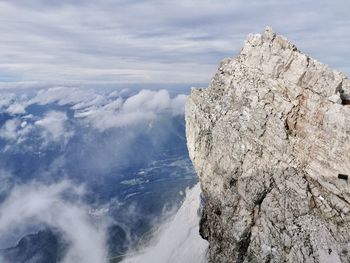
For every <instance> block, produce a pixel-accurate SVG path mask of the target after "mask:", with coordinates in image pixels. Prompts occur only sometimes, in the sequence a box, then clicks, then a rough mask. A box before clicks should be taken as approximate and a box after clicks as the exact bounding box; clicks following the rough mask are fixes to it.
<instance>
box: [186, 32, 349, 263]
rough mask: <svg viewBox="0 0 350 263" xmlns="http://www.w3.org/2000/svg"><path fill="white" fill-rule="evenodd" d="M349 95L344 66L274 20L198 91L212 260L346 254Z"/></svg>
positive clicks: (194, 101)
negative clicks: (297, 41) (327, 60)
mask: <svg viewBox="0 0 350 263" xmlns="http://www.w3.org/2000/svg"><path fill="white" fill-rule="evenodd" d="M349 104H350V81H349V80H348V79H347V77H346V76H345V75H344V74H343V73H341V72H338V71H334V70H331V69H330V68H329V67H328V66H326V65H324V64H322V63H320V62H318V61H317V60H315V59H312V58H310V57H309V56H307V55H305V54H303V53H301V52H300V51H299V50H298V49H297V47H296V46H295V45H293V44H292V43H290V42H289V41H288V40H287V39H286V38H284V37H283V36H279V35H277V34H275V33H274V32H273V31H272V30H271V28H267V29H266V30H265V32H264V33H263V34H255V35H250V36H249V37H248V38H247V40H246V41H245V45H244V47H243V49H242V50H241V52H240V54H239V55H238V56H237V57H236V58H226V59H224V60H223V61H222V62H221V63H220V65H219V69H218V72H217V73H216V74H215V76H214V78H213V79H212V81H211V83H210V85H209V87H208V88H207V89H193V90H192V92H191V95H190V96H189V98H188V100H187V104H186V129H187V130H186V133H187V141H188V149H189V153H190V157H191V159H192V162H193V164H194V167H195V169H196V172H197V174H198V177H199V179H200V182H201V186H202V191H203V194H204V197H205V200H206V203H205V206H204V211H203V215H202V220H201V230H200V232H201V235H202V237H203V238H205V239H207V240H208V241H209V244H210V245H209V255H208V257H209V262H310V263H311V262H324V263H326V262H350V224H349V223H350V188H349V182H348V176H350V142H349V141H350V140H349V139H350V105H349ZM349 179H350V178H349Z"/></svg>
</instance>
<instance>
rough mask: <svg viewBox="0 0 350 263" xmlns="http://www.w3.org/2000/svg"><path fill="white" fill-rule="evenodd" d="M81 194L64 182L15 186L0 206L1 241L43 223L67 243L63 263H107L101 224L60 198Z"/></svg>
mask: <svg viewBox="0 0 350 263" xmlns="http://www.w3.org/2000/svg"><path fill="white" fill-rule="evenodd" d="M82 191H83V189H82V188H80V187H76V186H74V185H72V184H71V183H69V182H67V181H63V182H61V183H58V184H53V185H41V184H30V185H23V186H17V187H15V188H14V189H13V190H12V191H11V193H10V195H9V196H8V198H7V199H6V200H5V201H4V202H3V203H2V204H1V205H0V211H1V213H0V232H1V236H0V239H3V238H6V235H9V234H11V233H13V231H15V230H18V229H20V228H21V227H23V226H28V225H29V226H30V225H35V224H46V225H49V226H50V227H53V228H56V229H58V230H59V231H60V232H61V233H62V234H63V237H64V239H65V240H66V241H67V242H68V243H69V244H70V246H69V248H68V252H67V255H66V256H65V258H64V261H63V262H64V263H74V262H85V263H96V262H98V263H103V262H107V251H106V250H107V249H106V247H107V245H106V233H105V230H106V225H105V224H104V223H103V222H104V221H102V222H99V223H100V224H97V223H96V222H94V221H93V220H92V218H91V217H90V216H89V215H88V211H89V208H88V207H86V206H85V205H83V204H82V203H79V202H78V201H74V202H73V201H66V200H64V199H63V198H62V195H63V194H64V193H69V194H71V195H76V196H78V197H79V196H80V195H81V194H82V193H83V192H82Z"/></svg>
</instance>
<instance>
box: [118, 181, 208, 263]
mask: <svg viewBox="0 0 350 263" xmlns="http://www.w3.org/2000/svg"><path fill="white" fill-rule="evenodd" d="M200 193H201V190H200V186H199V184H197V185H196V186H194V187H193V188H192V189H190V190H189V191H187V193H186V199H185V201H184V203H183V204H182V206H181V207H180V209H179V210H178V211H177V213H176V214H175V215H174V216H173V217H172V218H171V220H169V221H168V222H166V223H165V224H164V225H163V226H161V228H160V231H159V233H158V234H157V235H156V237H154V239H153V240H151V242H150V244H147V245H146V247H145V248H143V249H142V250H141V252H135V251H130V252H129V254H130V256H127V257H126V259H124V260H123V263H143V262H152V263H164V262H167V263H177V262H181V263H192V262H196V263H205V262H207V260H206V254H207V248H208V242H207V241H205V240H204V239H202V238H201V237H200V235H199V220H200V216H199V215H198V209H199V206H200ZM135 253H136V255H133V254H135Z"/></svg>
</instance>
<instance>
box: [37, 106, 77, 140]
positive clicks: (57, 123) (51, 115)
mask: <svg viewBox="0 0 350 263" xmlns="http://www.w3.org/2000/svg"><path fill="white" fill-rule="evenodd" d="M67 121H68V117H67V114H66V113H65V112H60V111H49V112H48V113H46V114H45V116H44V117H43V118H42V119H40V120H37V121H36V122H35V125H36V126H38V127H40V132H41V134H42V137H43V139H44V144H46V145H47V144H49V143H50V142H56V143H57V142H61V143H62V144H63V145H65V144H66V143H67V142H68V140H69V139H70V138H71V137H72V136H73V135H74V132H73V130H72V129H70V128H68V125H67Z"/></svg>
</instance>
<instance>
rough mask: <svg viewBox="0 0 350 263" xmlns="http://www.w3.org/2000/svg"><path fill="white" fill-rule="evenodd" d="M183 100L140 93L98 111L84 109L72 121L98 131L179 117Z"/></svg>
mask: <svg viewBox="0 0 350 263" xmlns="http://www.w3.org/2000/svg"><path fill="white" fill-rule="evenodd" d="M184 107H185V96H184V95H177V96H176V97H174V98H170V95H169V92H168V91H166V90H159V91H151V90H141V91H140V92H139V93H137V94H136V95H133V96H131V97H129V98H127V99H126V100H125V101H123V100H122V98H120V97H119V98H117V99H116V100H112V101H110V102H108V103H107V104H105V105H103V106H100V107H98V105H96V106H93V107H88V108H87V109H82V110H81V111H78V112H76V114H75V117H76V118H82V119H84V120H85V121H87V122H88V123H89V124H91V125H92V126H93V127H95V128H96V129H98V130H101V131H104V130H106V129H110V128H119V127H126V126H130V125H137V124H140V123H147V122H149V121H152V120H155V119H156V118H157V117H158V116H159V115H160V114H162V113H168V114H172V115H179V114H183V113H184Z"/></svg>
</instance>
